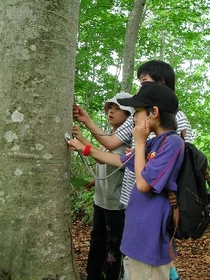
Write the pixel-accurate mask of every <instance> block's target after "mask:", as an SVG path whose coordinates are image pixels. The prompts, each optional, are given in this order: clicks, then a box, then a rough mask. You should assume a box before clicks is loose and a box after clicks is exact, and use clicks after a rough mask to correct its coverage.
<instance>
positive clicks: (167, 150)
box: [121, 132, 184, 266]
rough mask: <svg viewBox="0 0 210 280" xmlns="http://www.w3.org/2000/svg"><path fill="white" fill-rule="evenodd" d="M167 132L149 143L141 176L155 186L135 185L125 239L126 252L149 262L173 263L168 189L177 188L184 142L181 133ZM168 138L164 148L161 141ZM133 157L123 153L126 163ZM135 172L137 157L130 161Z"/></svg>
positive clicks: (129, 165) (130, 166)
mask: <svg viewBox="0 0 210 280" xmlns="http://www.w3.org/2000/svg"><path fill="white" fill-rule="evenodd" d="M168 133H169V132H166V133H163V134H161V135H159V136H158V137H155V138H153V139H150V140H148V141H147V143H146V155H147V163H146V166H145V168H144V169H143V170H142V171H141V175H142V176H143V178H144V179H145V180H146V181H147V182H148V184H149V185H150V186H151V187H152V190H151V191H149V192H148V193H142V192H140V191H139V190H138V189H137V187H136V185H134V187H133V189H132V192H131V196H130V200H129V203H128V207H127V209H126V216H125V227H124V232H123V238H122V242H121V251H122V253H123V254H125V255H127V256H129V257H131V258H133V259H135V260H139V261H141V262H144V263H146V264H149V265H153V266H159V265H164V264H167V263H169V262H171V260H172V259H171V256H170V253H169V243H170V239H171V238H170V236H169V233H168V231H167V219H168V216H169V213H170V209H171V206H170V202H169V199H168V198H167V191H166V190H173V191H176V190H177V185H176V177H177V174H178V171H179V169H180V167H181V164H182V162H183V155H184V142H183V140H182V139H181V138H180V137H179V136H178V135H175V134H173V135H169V136H167V137H165V136H166V135H167V134H168ZM164 137H165V139H164V142H163V143H162V145H161V147H159V143H160V142H161V140H162V139H163V138H164ZM128 157H129V156H122V157H121V161H122V162H125V161H126V160H127V159H128ZM126 166H127V167H128V168H129V169H131V170H132V171H134V157H132V158H131V159H130V161H128V162H127V163H126Z"/></svg>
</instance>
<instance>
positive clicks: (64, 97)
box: [0, 0, 80, 280]
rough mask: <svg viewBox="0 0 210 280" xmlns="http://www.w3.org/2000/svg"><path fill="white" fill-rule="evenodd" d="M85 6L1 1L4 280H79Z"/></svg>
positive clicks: (64, 0) (0, 239) (56, 0)
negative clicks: (75, 139) (77, 181)
mask: <svg viewBox="0 0 210 280" xmlns="http://www.w3.org/2000/svg"><path fill="white" fill-rule="evenodd" d="M79 2H80V1H79V0H24V1H21V0H1V1H0V35H1V44H0V62H1V63H0V64H1V66H2V67H1V69H0V97H1V104H0V117H1V123H0V133H1V148H0V149H1V157H0V279H1V280H4V279H12V280H41V279H42V280H47V279H48V280H49V279H51V280H53V279H60V280H64V279H69V280H70V279H71V280H74V279H79V276H78V270H77V267H76V265H75V261H74V253H73V248H72V247H73V246H72V237H71V219H70V201H69V180H70V174H69V164H70V155H69V149H68V147H67V145H66V143H65V141H64V133H65V132H66V131H69V132H70V130H71V123H72V114H71V111H72V103H73V91H74V73H75V56H76V38H77V29H78V27H77V25H78V15H79Z"/></svg>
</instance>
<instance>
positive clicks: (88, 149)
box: [83, 145, 91, 157]
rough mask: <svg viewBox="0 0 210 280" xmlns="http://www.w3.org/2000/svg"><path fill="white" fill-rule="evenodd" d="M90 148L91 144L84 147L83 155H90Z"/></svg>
mask: <svg viewBox="0 0 210 280" xmlns="http://www.w3.org/2000/svg"><path fill="white" fill-rule="evenodd" d="M90 148H91V146H90V145H86V146H85V148H84V150H83V155H84V156H85V157H87V156H88V155H89V153H90Z"/></svg>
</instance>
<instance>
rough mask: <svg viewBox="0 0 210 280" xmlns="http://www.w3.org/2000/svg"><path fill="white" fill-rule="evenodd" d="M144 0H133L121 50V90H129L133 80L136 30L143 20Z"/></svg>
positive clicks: (137, 30)
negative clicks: (122, 49)
mask: <svg viewBox="0 0 210 280" xmlns="http://www.w3.org/2000/svg"><path fill="white" fill-rule="evenodd" d="M145 3H146V0H135V1H134V5H133V10H132V12H131V15H130V18H129V23H128V26H127V29H126V36H125V45H124V51H123V73H122V76H123V77H122V85H121V90H123V91H127V92H131V88H132V82H133V70H134V58H135V52H136V42H137V36H138V32H139V29H140V26H141V23H142V20H143V11H144V6H145Z"/></svg>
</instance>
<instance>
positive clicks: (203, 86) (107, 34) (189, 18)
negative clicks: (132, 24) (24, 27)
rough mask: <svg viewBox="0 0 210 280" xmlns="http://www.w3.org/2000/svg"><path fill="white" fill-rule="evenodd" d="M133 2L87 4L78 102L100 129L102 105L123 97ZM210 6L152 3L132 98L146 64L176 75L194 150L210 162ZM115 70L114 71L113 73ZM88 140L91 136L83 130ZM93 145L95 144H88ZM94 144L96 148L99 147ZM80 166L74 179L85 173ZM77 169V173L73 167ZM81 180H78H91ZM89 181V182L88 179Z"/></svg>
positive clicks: (188, 0)
mask: <svg viewBox="0 0 210 280" xmlns="http://www.w3.org/2000/svg"><path fill="white" fill-rule="evenodd" d="M133 2H134V1H133V0H108V1H104V0H95V1H92V0H83V1H81V8H80V24H79V34H78V48H77V61H76V80H75V97H76V102H77V103H78V104H80V105H81V106H83V107H84V108H85V109H86V110H87V111H88V112H89V114H90V116H91V117H92V118H93V120H94V121H95V122H96V123H97V124H98V125H99V127H101V128H102V129H103V128H105V124H104V123H105V121H106V117H105V115H104V112H103V104H104V102H105V100H106V99H108V98H110V97H112V96H113V95H114V94H116V93H117V92H119V91H120V83H121V76H120V73H121V68H122V55H123V48H124V40H125V33H126V25H127V23H128V21H129V15H130V12H131V10H132V8H133ZM208 2H209V1H208V0H183V1H178V0H167V1H166V0H161V1H159V0H147V1H146V7H145V11H144V20H143V23H142V25H141V28H140V32H139V34H138V40H137V45H136V57H135V62H134V68H135V69H134V79H133V88H132V93H136V91H137V90H138V85H137V83H136V82H137V81H136V70H137V69H138V67H139V66H140V65H141V64H142V63H143V62H145V61H148V60H151V59H161V60H164V61H166V62H168V63H170V64H171V65H172V67H173V68H174V70H175V73H176V93H177V95H178V97H179V104H180V109H181V110H182V111H183V112H185V114H186V115H187V117H188V119H189V121H190V123H191V126H192V128H193V131H194V135H195V144H196V145H197V146H198V147H199V148H200V149H201V150H202V151H203V152H204V153H205V154H206V155H207V157H208V160H209V162H210V138H209V127H210V125H209V124H210V91H209V86H210V82H209V77H210V64H209V61H210V56H209V53H210V48H209V34H210V24H209V3H208ZM110 67H111V69H112V71H110ZM82 131H83V133H84V134H85V135H86V137H90V133H89V132H88V131H87V130H85V129H82ZM89 139H90V140H91V141H93V139H92V138H89ZM94 143H95V142H94ZM79 166H80V165H79V164H78V161H77V166H76V170H74V172H75V173H79V171H78V170H79V169H80V168H81V169H83V170H84V167H83V166H81V167H79ZM72 169H73V167H72ZM84 173H85V174H81V177H80V176H77V175H76V174H75V177H77V178H84V176H85V177H86V176H90V175H87V174H86V171H85V172H84ZM85 179H86V178H85Z"/></svg>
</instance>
